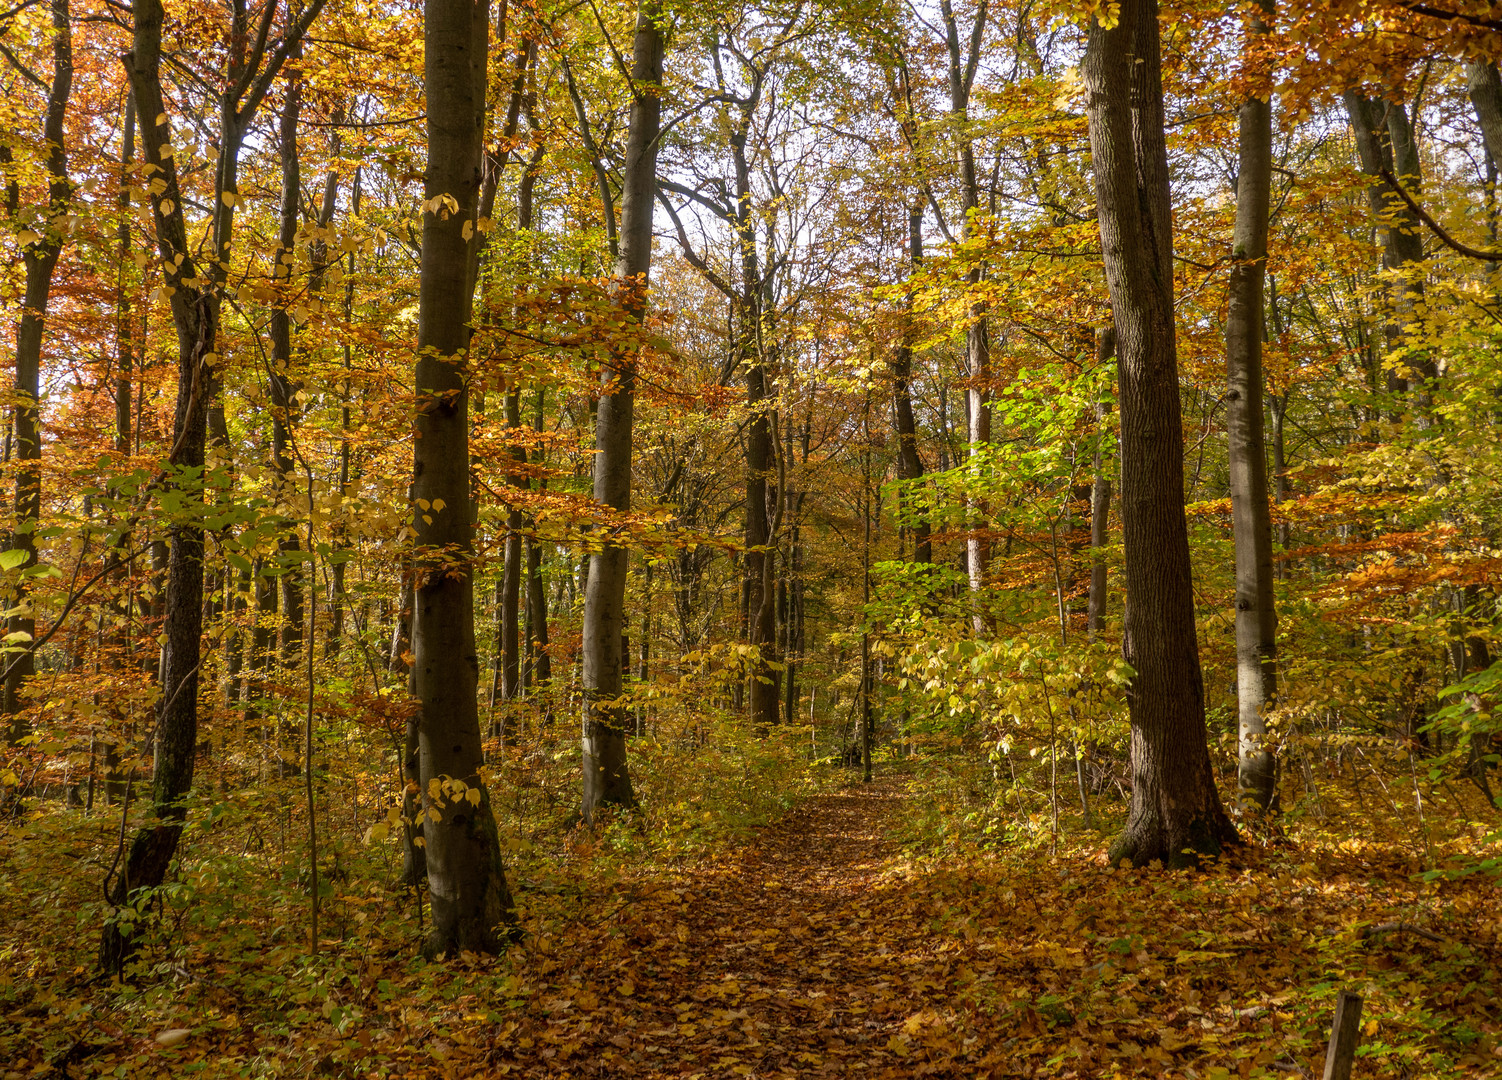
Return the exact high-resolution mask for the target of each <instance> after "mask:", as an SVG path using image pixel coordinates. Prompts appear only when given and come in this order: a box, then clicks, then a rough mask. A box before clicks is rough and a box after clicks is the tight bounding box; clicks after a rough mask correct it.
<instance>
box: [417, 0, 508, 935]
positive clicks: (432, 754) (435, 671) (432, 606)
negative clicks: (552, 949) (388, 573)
mask: <svg viewBox="0 0 1502 1080" xmlns="http://www.w3.org/2000/svg"><path fill="white" fill-rule="evenodd" d="M489 29H490V5H489V3H488V0H425V3H424V7H423V36H424V62H423V82H424V86H425V88H426V91H427V114H428V119H427V127H428V164H427V173H426V176H425V178H424V212H423V232H422V269H421V285H420V291H419V299H418V317H417V344H418V359H417V372H416V392H417V417H416V431H415V435H416V436H417V437H416V439H415V441H414V443H413V482H412V500H413V503H414V504H415V506H414V514H413V516H414V527H415V530H416V533H417V537H416V552H417V555H416V561H417V565H416V568H415V569H416V575H417V580H416V582H415V583H414V603H413V618H412V651H413V656H414V663H413V665H412V667H413V676H414V681H415V690H416V695H417V699H418V703H419V705H418V707H419V710H420V711H419V713H418V720H417V743H418V776H419V779H418V787H419V788H420V790H421V796H422V800H423V811H424V819H425V820H424V823H423V837H424V840H425V842H426V844H425V853H426V857H427V870H428V888H429V891H430V894H431V898H432V913H433V928H432V933H431V934H430V936H429V937H428V940H427V942H426V944H425V946H424V950H423V951H424V952H425V953H426V954H427V955H428V956H430V957H431V956H438V955H445V954H446V955H455V954H457V953H458V952H460V951H465V950H467V951H469V952H496V951H498V950H499V949H500V947H501V945H502V942H503V940H504V938H506V937H509V936H510V935H511V933H512V929H511V928H512V927H514V926H515V922H516V913H515V909H514V906H513V904H512V900H511V891H510V889H509V888H508V887H507V884H506V876H505V872H504V869H503V867H502V865H501V850H500V840H499V837H498V835H497V833H496V826H495V818H494V816H493V814H492V812H491V806H490V796H489V793H488V792H487V791H486V788H485V783H484V781H483V780H482V779H481V776H480V769H481V767H482V766H483V764H484V751H483V749H482V747H481V741H480V717H479V710H478V703H477V701H476V691H477V687H478V682H479V675H480V670H479V657H478V656H477V654H476V649H475V622H474V577H473V569H474V568H473V562H472V559H473V529H472V525H471V519H470V483H469V387H468V380H467V379H466V377H465V372H464V365H465V362H466V357H465V353H466V350H467V349H468V346H469V336H470V328H469V323H470V307H471V294H470V286H471V280H470V275H469V254H470V245H471V243H474V242H477V238H475V237H473V236H472V235H466V234H467V233H472V232H473V227H472V226H471V228H470V229H465V228H464V226H465V223H466V222H470V221H471V220H472V216H473V212H474V208H475V200H476V198H477V196H478V190H479V183H480V164H481V155H482V148H483V139H484V134H485V98H486V93H485V91H486V75H487V72H486V47H487V42H488V39H489Z"/></svg>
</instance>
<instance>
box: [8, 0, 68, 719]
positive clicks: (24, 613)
mask: <svg viewBox="0 0 1502 1080" xmlns="http://www.w3.org/2000/svg"><path fill="white" fill-rule="evenodd" d="M51 7H52V34H53V38H52V83H51V84H50V86H49V87H48V91H47V112H46V119H45V120H44V121H43V125H42V138H43V139H44V140H45V143H46V154H47V206H46V209H45V210H44V211H43V214H42V220H41V221H39V222H38V223H37V226H38V227H37V229H36V230H35V231H36V232H37V234H38V235H37V238H36V239H35V240H33V241H32V242H31V243H29V244H26V245H24V246H23V247H22V249H21V261H22V262H23V263H24V264H25V267H26V285H25V292H24V294H23V296H22V300H21V314H20V318H19V319H18V320H17V321H16V378H15V404H14V406H13V407H12V413H11V415H12V421H11V423H12V430H13V431H14V433H15V447H16V453H15V457H16V460H17V462H18V465H17V467H16V494H15V526H14V527H13V529H12V532H11V536H10V543H11V545H12V547H14V548H15V549H16V550H19V551H24V552H25V553H26V559H25V561H24V562H22V563H21V564H20V565H21V567H22V568H23V569H25V568H29V567H32V566H35V565H36V558H37V556H36V529H37V526H38V525H39V524H40V518H41V513H42V470H41V460H42V432H41V411H40V404H41V392H42V385H41V372H42V339H43V336H44V334H45V324H46V319H47V305H48V301H49V299H50V297H51V294H52V277H53V274H54V272H55V271H56V270H57V260H58V257H59V256H60V255H61V254H62V249H63V236H64V232H65V229H66V227H67V215H68V213H69V211H70V209H71V204H72V201H73V185H72V183H71V182H70V181H69V180H68V157H67V151H66V148H65V146H64V134H65V133H64V130H63V124H64V121H65V120H66V118H67V112H68V98H69V97H70V96H71V95H72V93H73V26H72V22H71V20H70V18H69V10H68V0H51ZM7 606H9V607H12V608H14V609H16V614H14V615H12V616H10V618H9V619H8V620H7V622H6V631H7V632H8V633H11V634H24V635H26V636H25V637H24V638H20V639H19V641H20V643H21V644H22V645H29V643H30V640H31V635H32V633H33V632H34V631H35V630H36V617H35V615H34V614H33V613H32V610H31V600H30V599H29V598H28V597H27V595H26V591H25V587H24V585H23V586H18V588H17V592H16V595H15V597H14V600H13V602H12V603H11V604H9V605H7ZM0 660H3V662H4V663H5V667H6V676H5V686H4V691H3V695H0V713H4V714H5V715H6V716H8V717H10V718H11V719H10V732H9V735H10V741H11V742H12V743H15V742H18V741H20V739H21V738H22V737H23V736H24V735H25V734H26V724H25V719H24V716H23V714H22V706H21V687H22V685H23V684H24V683H25V681H26V680H27V679H29V678H31V676H32V674H33V673H34V672H35V671H36V658H35V655H34V654H33V653H32V652H31V650H30V649H29V648H28V649H27V650H26V651H25V652H22V653H19V654H14V655H12V654H0Z"/></svg>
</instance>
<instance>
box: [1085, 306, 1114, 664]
mask: <svg viewBox="0 0 1502 1080" xmlns="http://www.w3.org/2000/svg"><path fill="white" fill-rule="evenodd" d="M1115 359H1116V328H1115V327H1113V326H1103V327H1101V328H1100V329H1099V330H1097V331H1096V332H1095V362H1096V364H1098V365H1100V366H1104V365H1106V364H1108V363H1110V362H1111V361H1112V360H1115ZM1110 411H1111V406H1110V405H1108V404H1107V403H1105V402H1101V403H1099V404H1097V405H1096V406H1095V429H1096V443H1095V460H1094V462H1093V466H1094V470H1095V480H1094V482H1093V483H1092V484H1091V485H1090V595H1089V599H1088V600H1087V601H1086V607H1085V631H1086V633H1087V634H1089V636H1090V640H1091V641H1094V640H1095V639H1096V638H1097V637H1098V636H1099V635H1100V632H1101V631H1102V630H1104V629H1105V627H1106V557H1105V547H1106V539H1107V533H1108V531H1109V529H1110V524H1111V476H1110V474H1109V473H1107V472H1106V469H1105V462H1104V460H1103V459H1104V457H1105V454H1104V453H1103V452H1102V449H1101V442H1102V441H1103V440H1104V439H1105V431H1106V417H1107V416H1108V415H1109V414H1110Z"/></svg>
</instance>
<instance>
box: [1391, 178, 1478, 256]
mask: <svg viewBox="0 0 1502 1080" xmlns="http://www.w3.org/2000/svg"><path fill="white" fill-rule="evenodd" d="M1378 175H1380V176H1381V177H1382V179H1383V180H1384V181H1386V183H1387V186H1388V187H1390V188H1392V189H1393V190H1394V191H1395V192H1397V193H1398V198H1400V199H1402V200H1403V203H1404V205H1405V206H1407V207H1408V209H1409V210H1411V211H1412V212H1413V215H1414V217H1416V218H1418V219H1419V220H1420V221H1422V222H1423V223H1424V224H1425V225H1427V226H1429V229H1430V231H1431V232H1433V233H1434V235H1435V236H1437V237H1439V238H1440V240H1441V241H1443V242H1444V244H1445V246H1446V247H1448V248H1451V249H1453V250H1454V251H1458V252H1459V253H1460V254H1462V255H1464V256H1465V257H1466V258H1468V259H1479V260H1480V261H1482V262H1502V252H1496V251H1482V250H1481V249H1480V248H1473V247H1471V246H1470V245H1468V244H1462V243H1461V242H1460V241H1459V240H1457V239H1455V238H1454V237H1453V236H1451V235H1450V234H1449V233H1447V232H1445V229H1444V226H1442V225H1441V224H1440V223H1439V222H1437V221H1435V220H1434V219H1433V218H1432V217H1430V216H1429V214H1428V213H1427V212H1426V211H1425V210H1424V208H1423V207H1422V206H1420V205H1419V204H1418V203H1417V202H1416V201H1414V198H1413V196H1412V195H1410V194H1408V192H1407V191H1405V190H1404V188H1403V185H1402V184H1400V183H1398V180H1397V177H1395V176H1393V174H1392V170H1391V169H1382V170H1381V171H1380V172H1379V174H1378Z"/></svg>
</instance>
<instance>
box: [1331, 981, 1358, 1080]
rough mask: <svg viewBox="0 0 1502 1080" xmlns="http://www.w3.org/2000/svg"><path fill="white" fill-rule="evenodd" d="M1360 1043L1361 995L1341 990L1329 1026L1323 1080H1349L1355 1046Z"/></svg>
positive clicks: (1354, 1057) (1354, 1055) (1354, 1058)
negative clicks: (1328, 1046) (1328, 1041)
mask: <svg viewBox="0 0 1502 1080" xmlns="http://www.w3.org/2000/svg"><path fill="white" fill-rule="evenodd" d="M1360 1041H1361V995H1360V994H1353V993H1351V991H1349V990H1342V991H1341V992H1340V997H1338V998H1337V999H1336V1000H1335V1021H1334V1022H1333V1023H1332V1024H1331V1025H1330V1049H1329V1050H1328V1051H1327V1052H1326V1054H1325V1080H1351V1065H1352V1064H1353V1063H1354V1062H1355V1060H1356V1044H1357V1043H1359V1042H1360Z"/></svg>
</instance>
